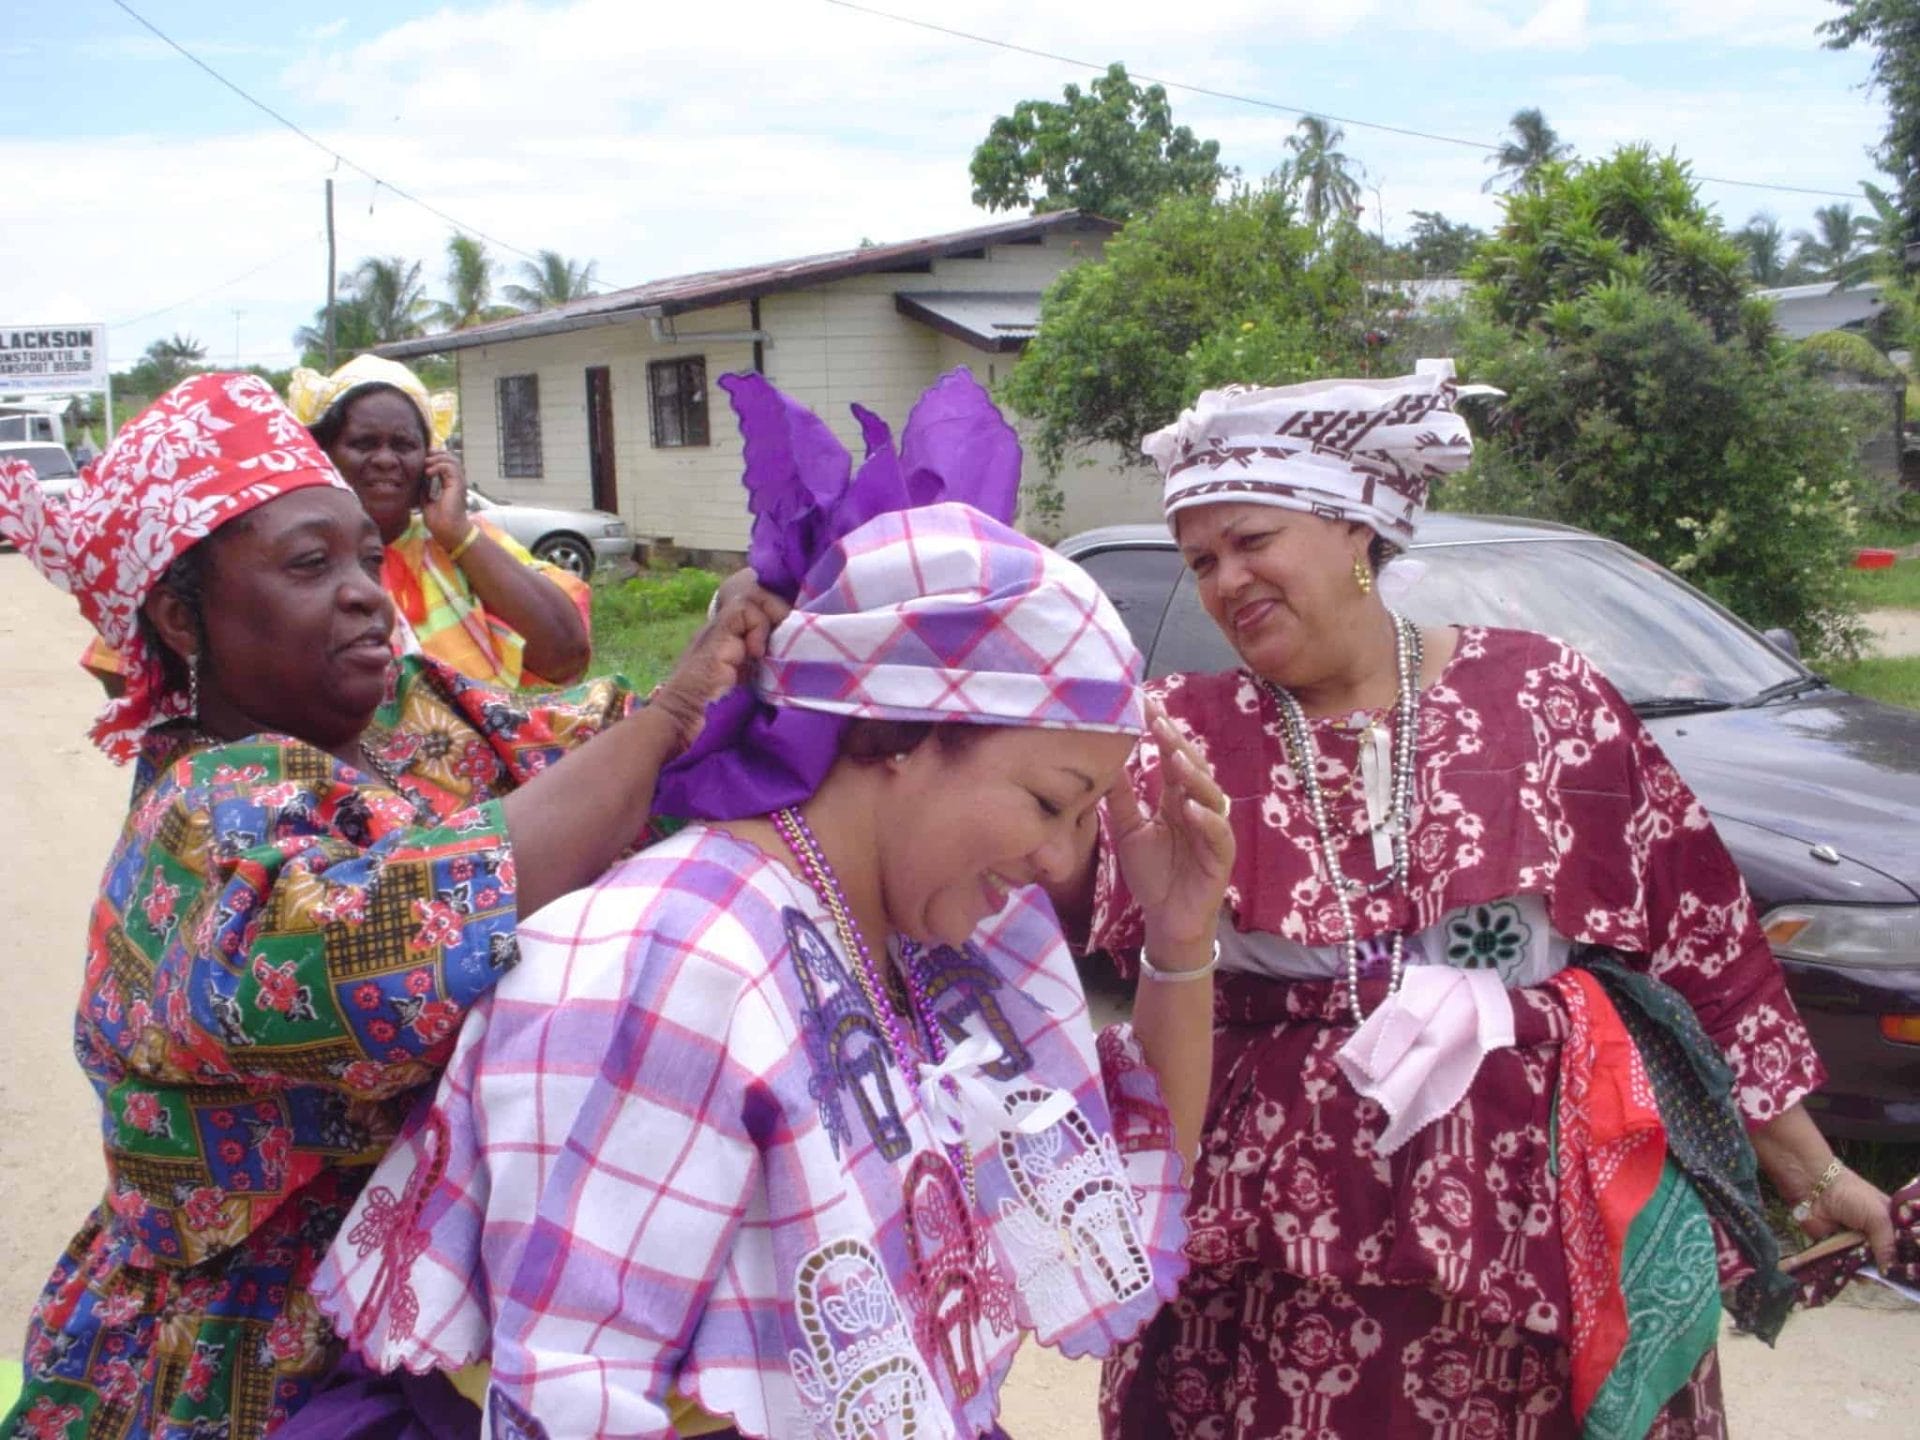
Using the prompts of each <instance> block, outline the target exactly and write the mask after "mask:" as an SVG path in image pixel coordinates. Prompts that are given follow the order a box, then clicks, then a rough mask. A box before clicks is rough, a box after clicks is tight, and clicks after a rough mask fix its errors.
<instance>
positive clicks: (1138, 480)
mask: <svg viewBox="0 0 1920 1440" xmlns="http://www.w3.org/2000/svg"><path fill="white" fill-rule="evenodd" d="M1118 228H1119V227H1118V226H1117V225H1115V224H1114V223H1113V222H1111V221H1108V220H1103V219H1100V218H1098V217H1095V216H1091V215H1083V214H1081V213H1079V212H1077V211H1062V212H1059V213H1056V214H1051V215H1036V216H1031V217H1029V218H1027V219H1022V220H1012V221H1005V222H1002V223H999V224H994V225H984V226H980V227H978V228H975V229H971V230H962V231H958V232H955V233H953V234H949V235H936V236H930V237H927V238H924V239H919V240H909V241H905V242H902V243H899V244H888V245H868V246H863V247H862V248H860V249H858V250H844V251H839V252H836V253H833V254H829V255H813V256H808V257H805V258H802V259H798V260H789V261H784V262H780V263H776V264H770V265H757V266H751V267H747V268H743V269H735V270H715V271H707V272H704V273H702V274H697V275H684V276H679V277H676V278H673V279H668V280H658V281H655V282H653V283H651V284H647V285H641V286H637V287H634V288H632V289H627V290H616V291H612V292H610V293H608V294H604V295H595V296H592V297H590V298H588V299H585V300H576V301H573V302H571V303H569V304H566V305H561V306H557V307H555V308H553V309H550V310H541V311H536V312H533V313H531V314H527V315H516V316H512V317H510V318H508V319H504V320H496V321H493V322H491V323H488V324H483V325H475V326H472V327H470V328H468V329H465V330H459V331H455V332H453V333H452V334H446V335H434V336H430V337H427V338H424V339H420V340H408V341H403V342H399V343H396V344H392V345H385V346H382V347H381V348H380V353H381V354H383V355H386V356H389V357H391V358H393V359H397V360H404V359H409V358H414V357H418V356H421V355H427V354H452V355H453V356H454V357H455V358H456V360H457V362H458V365H459V375H460V380H459V386H460V416H461V432H462V441H463V446H464V449H463V452H462V455H463V460H464V462H465V465H466V470H467V475H468V477H469V478H470V480H471V481H472V482H473V483H474V484H475V485H476V486H478V487H479V488H480V489H481V490H483V491H485V492H486V493H487V494H488V495H491V496H493V497H494V498H495V499H499V500H512V501H520V502H523V503H527V504H543V505H556V506H571V507H579V506H583V505H593V506H595V507H597V508H599V509H603V510H611V511H614V512H616V513H618V514H620V515H622V516H624V517H625V518H626V520H627V522H628V524H629V525H630V526H631V527H632V528H633V532H634V535H635V537H636V538H637V540H638V541H639V543H640V544H641V545H642V547H644V548H645V549H646V550H648V551H649V552H661V553H663V554H671V555H691V556H694V557H696V558H707V559H711V560H715V561H724V560H725V559H727V558H730V557H732V556H736V555H738V554H740V553H741V552H743V551H744V550H745V549H746V543H747V510H746V504H745V499H744V494H743V492H742V490H741V488H740V471H741V454H740V437H739V432H738V430H737V428H736V427H735V425H734V422H733V415H732V411H731V410H730V409H729V408H728V406H727V403H726V396H725V393H724V392H723V391H720V390H719V389H718V388H717V387H715V386H714V385H713V384H712V383H711V382H712V381H713V380H714V379H717V378H718V377H719V376H720V375H723V374H725V373H727V372H729V371H739V370H758V371H760V372H762V373H763V374H765V375H766V376H767V378H768V379H770V380H772V381H773V383H774V384H776V385H778V386H779V387H780V388H781V389H783V390H785V391H787V392H788V393H789V394H791V395H793V396H794V397H795V398H796V399H798V400H801V401H803V402H804V403H806V404H807V405H809V406H811V407H812V408H813V410H814V411H815V412H816V413H817V414H819V415H820V416H822V417H823V418H824V419H826V420H827V421H828V423H830V424H831V425H832V426H833V427H834V430H835V433H836V434H838V435H839V436H840V438H841V439H842V440H843V441H844V442H845V443H846V445H847V446H848V448H849V449H850V450H852V451H853V452H854V453H855V454H856V455H858V454H859V453H861V451H860V436H859V431H858V428H857V427H856V425H855V424H854V422H853V419H852V417H851V415H850V414H849V413H848V406H849V405H851V404H853V403H856V402H857V403H859V404H862V405H865V406H867V407H868V408H869V409H871V410H874V411H876V412H877V413H878V414H879V415H881V417H882V418H884V419H885V420H886V421H887V422H888V423H889V424H891V425H893V426H894V428H895V431H896V433H898V430H899V427H900V426H901V425H903V424H904V423H905V421H906V418H907V412H908V410H909V409H911V407H912V405H913V402H914V400H916V399H917V398H918V397H919V395H920V392H921V391H922V390H924V389H925V388H926V387H927V386H928V385H930V384H932V383H933V381H934V380H935V379H937V378H938V377H939V376H940V375H941V374H943V373H945V372H946V371H948V370H951V369H953V368H954V367H955V366H958V365H966V366H968V367H969V368H970V369H971V370H972V371H973V373H974V376H975V377H976V378H977V379H978V380H979V381H980V382H981V383H982V384H984V385H987V386H988V387H989V388H991V387H992V386H993V385H995V384H996V383H997V382H998V381H999V380H1000V379H1001V378H1002V377H1003V376H1004V375H1005V374H1006V371H1007V367H1008V366H1010V365H1011V364H1012V363H1013V361H1014V360H1015V359H1016V358H1017V356H1018V355H1019V352H1020V349H1021V347H1022V346H1024V345H1025V344H1026V343H1027V341H1028V340H1029V339H1030V338H1032V336H1033V333H1034V330H1035V327H1036V326H1037V325H1038V323H1039V315H1040V296H1041V293H1042V292H1043V291H1044V290H1045V289H1046V288H1047V286H1048V285H1050V284H1051V283H1052V282H1053V280H1054V279H1055V278H1056V277H1057V276H1058V275H1059V274H1060V273H1061V272H1062V271H1064V270H1065V269H1067V268H1068V267H1069V266H1072V265H1077V264H1081V263H1083V262H1085V261H1088V260H1097V259H1098V258H1099V257H1100V255H1101V252H1102V249H1103V247H1104V245H1105V243H1106V240H1107V238H1108V236H1110V235H1111V234H1113V233H1114V232H1115V231H1116V230H1117V229H1118ZM1112 458H1113V460H1114V461H1115V462H1116V463H1111V464H1101V463H1093V464H1085V463H1081V464H1076V465H1073V466H1070V467H1069V468H1068V470H1067V471H1066V473H1064V474H1063V475H1062V476H1061V477H1060V478H1059V485H1060V488H1061V490H1062V491H1063V496H1062V499H1063V502H1064V511H1063V513H1062V514H1061V515H1059V516H1058V517H1057V518H1056V520H1055V522H1054V523H1055V524H1056V526H1058V527H1061V528H1064V529H1066V530H1073V529H1081V528H1086V527H1089V526H1092V525H1099V524H1107V523H1112V522H1116V521H1122V520H1144V519H1151V518H1153V517H1154V516H1156V515H1157V514H1158V513H1159V503H1158V502H1159V486H1158V481H1157V477H1155V476H1154V475H1153V473H1152V472H1151V471H1150V470H1146V469H1143V468H1142V467H1139V466H1130V467H1129V466H1122V465H1120V464H1118V463H1117V459H1118V457H1112ZM1036 478H1038V477H1037V472H1035V471H1032V470H1030V473H1029V476H1028V479H1029V481H1032V480H1034V479H1036Z"/></svg>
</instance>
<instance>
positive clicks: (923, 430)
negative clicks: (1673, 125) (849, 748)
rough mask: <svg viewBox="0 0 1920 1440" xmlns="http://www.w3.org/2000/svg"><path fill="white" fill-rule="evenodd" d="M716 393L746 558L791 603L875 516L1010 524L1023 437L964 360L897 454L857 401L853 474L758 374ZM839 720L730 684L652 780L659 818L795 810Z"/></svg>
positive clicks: (825, 760)
mask: <svg viewBox="0 0 1920 1440" xmlns="http://www.w3.org/2000/svg"><path fill="white" fill-rule="evenodd" d="M720 385H721V387H722V388H723V389H724V390H725V391H726V392H727V397H728V399H729V400H731V401H732V402H733V410H734V414H735V415H736V416H737V417H738V418H739V421H740V434H741V437H742V438H743V440H744V441H745V449H746V471H745V475H744V476H743V480H744V483H745V485H746V487H747V503H748V507H749V508H750V509H751V511H752V512H753V532H752V538H751V540H750V542H749V545H748V550H747V564H748V565H749V566H750V567H751V568H752V570H753V572H754V574H756V575H757V576H759V577H760V583H761V584H762V585H764V586H765V587H766V588H767V589H769V590H771V591H773V592H774V593H775V594H777V595H779V596H781V597H783V598H784V599H787V600H792V599H795V598H796V597H797V596H798V595H799V594H800V590H801V587H802V585H803V584H804V583H805V581H806V578H807V574H808V572H809V571H810V570H812V569H813V567H814V565H815V564H816V563H817V562H818V561H820V560H821V559H822V558H823V557H825V556H826V555H828V553H829V552H830V551H831V550H832V549H833V547H834V545H835V544H836V542H838V541H839V540H841V539H843V538H844V537H845V536H847V535H849V534H851V533H852V532H853V531H854V530H857V529H858V528H859V527H860V526H861V525H863V524H865V523H866V522H867V521H869V520H871V519H873V518H874V517H875V516H879V515H885V514H888V513H890V512H892V511H898V510H910V509H917V508H919V507H921V506H924V505H934V504H939V503H941V502H942V501H960V502H963V503H965V504H967V505H971V506H972V507H973V508H974V509H976V510H979V511H982V512H984V513H985V514H987V515H990V516H992V517H993V518H994V519H996V520H999V521H1001V522H1002V523H1007V524H1010V523H1012V520H1013V514H1014V510H1015V508H1016V506H1017V505H1018V503H1019V497H1020V440H1019V437H1018V436H1016V435H1015V434H1014V431H1013V427H1012V426H1011V425H1009V424H1007V422H1006V420H1005V418H1004V417H1002V415H1001V414H1000V411H999V410H998V409H997V408H996V407H995V405H994V403H993V400H992V398H991V397H990V396H989V395H988V394H987V392H986V391H985V390H984V389H983V388H981V386H980V384H979V382H978V381H976V380H975V379H974V378H973V376H972V374H971V373H969V372H968V371H967V369H966V368H965V367H964V366H963V367H961V368H960V369H958V370H954V371H951V372H950V373H948V374H946V375H943V376H942V377H941V378H940V379H939V380H938V381H937V382H935V384H934V385H933V386H932V388H930V389H929V390H928V391H927V392H926V393H925V394H923V395H922V396H921V397H920V399H919V402H918V403H917V404H915V405H914V407H913V411H912V413H911V414H910V415H908V417H907V424H906V428H905V429H904V430H903V431H902V432H901V436H900V444H899V447H898V449H896V448H895V446H894V443H893V433H892V431H890V430H889V429H888V428H887V423H886V422H885V421H884V420H882V419H881V418H880V417H879V416H878V415H875V414H874V413H873V412H872V411H870V410H867V409H864V408H863V407H861V406H859V405H855V406H853V407H852V409H853V416H854V419H855V420H856V421H857V422H858V423H859V426H860V433H861V436H862V438H863V439H864V440H865V442H866V451H867V454H866V459H865V461H864V462H863V463H862V464H861V466H860V468H859V470H858V471H857V472H856V471H855V470H854V468H853V457H852V456H851V455H850V454H849V453H848V451H847V447H846V446H844V445H842V444H841V443H840V441H839V439H838V438H837V437H836V436H835V435H834V433H833V431H832V430H831V429H830V428H828V426H827V423H826V422H825V421H824V420H822V419H821V418H820V417H819V416H818V415H815V414H814V413H813V412H812V411H811V410H809V409H807V408H806V406H804V405H802V404H800V403H799V402H798V401H796V400H794V399H792V398H790V397H789V396H786V395H783V394H782V393H781V392H780V391H778V390H776V389H775V388H774V387H773V386H772V385H771V384H769V383H768V382H767V380H766V378H765V377H764V376H760V375H753V374H744V375H723V376H721V377H720ZM848 723H849V722H848V720H847V718H846V717H845V716H841V715H833V714H827V713H823V712H821V711H817V710H804V709H797V708H791V707H776V706H773V705H769V704H767V703H766V702H765V701H763V700H761V699H760V698H759V697H758V696H757V695H756V694H755V693H754V692H753V690H752V689H751V687H749V686H745V685H743V686H740V687H739V688H738V689H736V690H734V691H732V692H730V693H729V694H727V695H726V696H724V697H722V698H721V699H719V700H717V701H715V702H714V703H713V705H712V706H710V707H709V708H708V710H707V723H706V727H705V729H703V730H702V731H701V732H700V738H699V739H698V740H697V741H695V742H694V744H693V746H692V747H691V748H690V749H689V750H688V751H687V752H686V754H684V755H682V756H681V757H680V758H679V759H678V760H676V761H674V762H673V764H671V765H670V766H668V767H667V769H666V771H665V772H664V773H662V775H661V777H660V784H659V788H658V790H657V792H656V794H655V798H654V808H655V811H656V812H657V813H659V814H662V815H677V816H681V817H683V818H685V819H691V820H738V819H741V818H744V817H746V816H750V815H762V814H765V813H766V812H767V811H769V810H777V809H779V808H780V807H782V806H785V805H797V804H799V803H800V802H801V801H803V800H805V799H807V798H808V797H809V796H810V795H812V794H813V792H814V791H815V790H817V789H819V788H820V782H821V781H822V780H824V779H825V778H826V775H827V771H828V770H829V769H830V768H831V767H832V765H833V762H834V758H835V757H836V756H837V755H838V754H839V750H840V736H841V733H842V732H843V731H844V730H845V728H846V726H847V724H848Z"/></svg>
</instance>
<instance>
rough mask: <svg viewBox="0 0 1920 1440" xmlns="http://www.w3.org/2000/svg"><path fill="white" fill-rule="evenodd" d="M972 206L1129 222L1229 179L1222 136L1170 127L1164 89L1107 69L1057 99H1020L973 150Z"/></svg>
mask: <svg viewBox="0 0 1920 1440" xmlns="http://www.w3.org/2000/svg"><path fill="white" fill-rule="evenodd" d="M972 175H973V203H974V204H976V205H979V206H982V207H984V208H985V209H988V210H1024V209H1028V208H1031V209H1032V210H1033V211H1034V212H1035V213H1036V214H1044V213H1046V212H1048V211H1052V210H1086V211H1089V212H1091V213H1093V214H1095V215H1104V216H1106V217H1107V218H1108V219H1110V220H1131V219H1133V218H1134V217H1135V216H1137V215H1141V214H1144V213H1145V212H1147V211H1148V210H1151V209H1152V208H1153V207H1154V206H1155V205H1157V204H1159V203H1160V202H1161V201H1162V200H1164V199H1166V198H1168V197H1169V196H1174V195H1200V196H1210V195H1212V194H1214V193H1215V192H1216V191H1217V190H1218V189H1219V188H1220V184H1221V182H1222V181H1223V180H1225V179H1226V178H1227V171H1226V170H1225V169H1224V168H1223V167H1222V166H1221V164H1220V145H1219V142H1218V141H1214V140H1201V139H1199V138H1197V137H1196V136H1195V135H1194V133H1193V131H1192V130H1190V129H1188V128H1187V127H1186V126H1185V125H1175V124H1174V123H1173V107H1172V105H1171V104H1169V103H1168V101H1167V92H1166V91H1165V90H1164V89H1162V88H1161V87H1160V86H1158V85H1149V86H1148V87H1147V88H1146V89H1144V90H1143V89H1141V88H1140V87H1139V86H1138V85H1136V84H1134V83H1133V81H1132V80H1130V79H1128V78H1127V67H1126V66H1124V65H1110V66H1108V67H1107V73H1106V74H1105V75H1102V76H1101V77H1100V78H1099V79H1097V80H1095V81H1093V82H1092V83H1091V84H1090V85H1089V86H1088V87H1087V88H1086V89H1085V90H1084V91H1083V90H1082V89H1081V88H1080V87H1079V86H1078V85H1069V86H1067V87H1066V88H1065V90H1064V91H1062V95H1061V99H1060V100H1059V101H1057V102H1056V101H1052V100H1022V101H1021V102H1020V103H1019V104H1018V105H1016V106H1014V107H1013V113H1012V114H1011V115H1001V116H999V117H997V118H996V119H995V120H994V122H993V124H992V125H991V126H989V127H988V129H987V138H986V139H985V140H983V141H981V142H980V145H979V147H978V148H977V149H975V150H974V152H973V165H972Z"/></svg>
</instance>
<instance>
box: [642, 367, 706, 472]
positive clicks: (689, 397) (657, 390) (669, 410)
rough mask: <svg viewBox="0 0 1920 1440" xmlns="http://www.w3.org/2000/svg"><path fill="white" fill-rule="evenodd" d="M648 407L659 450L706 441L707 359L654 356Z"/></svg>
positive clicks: (655, 445) (701, 443)
mask: <svg viewBox="0 0 1920 1440" xmlns="http://www.w3.org/2000/svg"><path fill="white" fill-rule="evenodd" d="M647 400H648V409H649V410H650V411H651V412H652V416H653V446H654V449H656V450H666V449H672V448H676V447H678V446H681V445H705V444H707V443H708V441H707V360H706V357H705V356H704V355H696V356H694V357H692V358H691V359H687V360H655V361H654V362H653V363H652V364H650V365H648V366H647Z"/></svg>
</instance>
